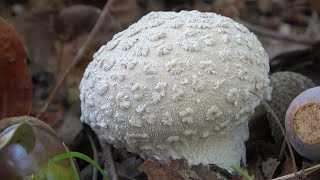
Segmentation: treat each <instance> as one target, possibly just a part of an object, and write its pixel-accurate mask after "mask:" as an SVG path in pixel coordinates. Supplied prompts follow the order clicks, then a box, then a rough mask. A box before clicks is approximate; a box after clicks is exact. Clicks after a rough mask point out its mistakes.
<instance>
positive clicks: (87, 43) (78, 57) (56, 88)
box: [37, 0, 114, 118]
mask: <svg viewBox="0 0 320 180" xmlns="http://www.w3.org/2000/svg"><path fill="white" fill-rule="evenodd" d="M113 1H114V0H108V2H107V3H106V4H105V6H104V8H103V10H102V12H101V14H100V16H99V18H98V20H97V22H96V24H95V25H94V27H93V28H92V30H91V32H90V34H89V36H88V38H87V40H86V41H85V43H84V44H83V45H82V46H81V47H80V49H79V50H78V52H77V54H76V56H75V57H74V58H73V60H72V63H71V64H70V65H69V66H68V67H67V69H66V70H65V71H64V73H63V74H62V76H61V77H60V78H59V80H58V82H57V83H56V85H55V86H54V88H53V90H52V91H51V93H50V95H49V97H48V99H47V101H46V102H45V104H44V105H43V107H42V108H41V110H40V112H39V113H38V114H37V118H39V117H41V116H42V115H43V113H44V112H46V110H47V108H48V106H49V104H50V103H51V102H52V100H53V99H54V98H55V96H56V94H57V92H58V91H59V89H60V88H61V86H62V85H63V83H64V81H65V79H66V78H67V76H68V75H69V73H70V72H71V70H72V69H73V67H75V66H76V65H77V64H78V63H79V61H80V60H81V58H82V57H83V55H84V53H85V52H86V51H87V49H88V48H89V46H90V45H91V42H92V40H93V39H94V37H95V36H96V34H97V32H98V30H99V29H100V27H101V26H102V24H103V22H104V21H105V19H106V17H107V15H108V13H109V9H110V6H111V4H112V3H113Z"/></svg>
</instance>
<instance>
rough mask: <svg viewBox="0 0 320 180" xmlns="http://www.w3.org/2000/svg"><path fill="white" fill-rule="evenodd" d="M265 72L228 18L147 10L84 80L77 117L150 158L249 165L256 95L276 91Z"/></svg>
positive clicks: (255, 45) (250, 42) (251, 41)
mask: <svg viewBox="0 0 320 180" xmlns="http://www.w3.org/2000/svg"><path fill="white" fill-rule="evenodd" d="M268 72H269V60H268V57H267V55H266V53H265V51H264V50H263V48H262V46H261V43H260V42H259V41H258V40H257V38H256V36H255V35H254V34H253V33H250V32H249V31H248V29H247V28H245V27H244V26H243V25H241V24H239V23H236V22H234V21H233V20H232V19H230V18H227V17H223V16H220V15H217V14H214V13H200V12H198V11H181V12H180V13H175V12H151V13H149V14H147V15H146V16H144V17H143V18H142V19H141V20H139V21H138V22H137V23H135V24H133V25H132V26H130V27H129V28H128V29H127V30H124V31H122V32H120V33H118V34H116V35H115V36H114V37H113V39H112V40H111V41H110V42H108V43H107V44H106V45H105V46H103V47H101V49H100V50H99V51H98V52H97V53H96V54H95V55H94V58H93V61H92V62H91V63H90V64H89V65H88V67H87V69H86V72H85V74H84V76H83V79H82V81H81V84H80V92H81V94H80V99H81V109H82V117H81V120H82V121H84V122H86V123H88V124H90V125H91V127H92V128H93V129H94V130H95V132H96V133H97V134H98V135H99V136H100V137H102V138H104V139H105V140H106V141H108V142H109V143H110V144H112V145H114V146H115V147H119V148H126V149H127V150H128V151H130V152H133V153H138V154H140V155H141V156H142V157H144V158H156V159H159V160H160V161H169V160H170V159H179V158H185V159H186V160H187V162H188V163H189V164H190V165H194V164H199V163H203V164H209V163H213V164H217V165H218V166H220V167H222V168H225V169H227V170H229V171H230V168H229V167H230V165H235V166H240V162H241V160H242V161H243V162H245V161H246V160H245V145H244V142H245V141H246V140H247V139H248V135H249V132H248V122H249V119H250V116H251V115H252V113H253V112H254V108H255V107H256V106H257V105H258V104H259V103H260V102H259V99H258V98H257V97H255V96H254V95H253V94H251V93H250V91H253V92H255V93H257V94H258V95H260V96H263V97H267V96H270V93H271V92H270V87H269V78H268ZM97 77H98V78H97Z"/></svg>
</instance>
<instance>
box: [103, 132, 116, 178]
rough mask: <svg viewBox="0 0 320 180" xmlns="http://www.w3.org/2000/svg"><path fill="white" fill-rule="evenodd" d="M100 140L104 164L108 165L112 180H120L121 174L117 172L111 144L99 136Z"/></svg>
mask: <svg viewBox="0 0 320 180" xmlns="http://www.w3.org/2000/svg"><path fill="white" fill-rule="evenodd" d="M99 142H100V145H101V151H102V157H103V159H104V166H105V168H106V167H108V175H109V177H110V179H111V180H119V176H118V174H117V170H116V168H115V165H114V161H113V158H112V153H111V146H110V145H109V144H107V143H106V142H104V141H103V140H101V139H100V138H99Z"/></svg>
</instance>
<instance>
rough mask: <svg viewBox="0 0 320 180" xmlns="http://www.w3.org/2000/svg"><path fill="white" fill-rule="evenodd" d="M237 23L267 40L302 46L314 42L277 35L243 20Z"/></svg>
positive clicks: (303, 38) (238, 20)
mask: <svg viewBox="0 0 320 180" xmlns="http://www.w3.org/2000/svg"><path fill="white" fill-rule="evenodd" d="M236 21H237V22H239V23H241V24H243V25H244V26H246V27H247V28H248V29H250V31H252V32H254V33H255V34H257V35H261V36H266V37H269V38H273V39H278V40H283V41H289V42H293V43H296V44H303V45H308V46H310V45H312V44H314V43H315V40H312V39H309V38H307V37H303V36H289V35H284V34H279V33H278V32H276V31H273V30H270V29H267V28H264V27H261V26H258V25H253V24H251V23H248V22H245V21H243V20H240V19H237V20H236Z"/></svg>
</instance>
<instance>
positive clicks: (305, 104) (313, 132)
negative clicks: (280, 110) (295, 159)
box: [285, 86, 320, 161]
mask: <svg viewBox="0 0 320 180" xmlns="http://www.w3.org/2000/svg"><path fill="white" fill-rule="evenodd" d="M285 127H286V132H287V136H288V139H289V141H290V143H291V145H292V147H293V148H294V149H295V150H296V151H297V152H298V153H299V154H300V155H301V156H303V157H305V158H307V159H310V160H312V161H320V133H319V132H320V131H319V129H320V86H318V87H315V88H311V89H308V90H306V91H304V92H303V93H301V94H300V95H299V96H297V97H296V98H295V99H294V100H293V101H292V103H291V104H290V106H289V108H288V110H287V113H286V118H285Z"/></svg>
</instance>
